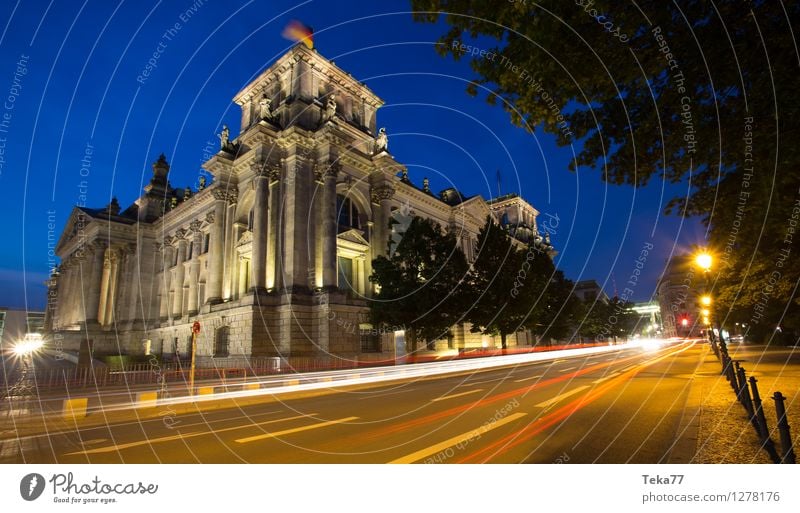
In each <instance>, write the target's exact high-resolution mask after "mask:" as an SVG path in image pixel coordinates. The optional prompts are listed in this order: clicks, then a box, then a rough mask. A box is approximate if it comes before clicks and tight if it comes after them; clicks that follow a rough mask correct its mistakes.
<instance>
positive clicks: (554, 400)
mask: <svg viewBox="0 0 800 513" xmlns="http://www.w3.org/2000/svg"><path fill="white" fill-rule="evenodd" d="M587 388H589V385H584V386H582V387H578V388H573V389H572V390H570V391H569V392H564V393H563V394H561V395H557V396H555V397H553V398H550V399H548V400H546V401H542V402H540V403H539V404H537V405H536V407H537V408H547V407H549V406H552V405H554V404H556V403H557V402H559V401H561V400H562V399H566V398H567V397H569V396H571V395H575V394H577V393H578V392H580V391H582V390H586V389H587Z"/></svg>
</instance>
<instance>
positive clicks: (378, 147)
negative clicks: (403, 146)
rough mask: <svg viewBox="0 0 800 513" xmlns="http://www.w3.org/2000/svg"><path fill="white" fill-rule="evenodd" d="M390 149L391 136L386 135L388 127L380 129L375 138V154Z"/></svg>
mask: <svg viewBox="0 0 800 513" xmlns="http://www.w3.org/2000/svg"><path fill="white" fill-rule="evenodd" d="M388 150H389V137H388V136H387V135H386V128H381V129H380V130H378V136H377V137H376V138H375V154H376V155H377V154H378V153H380V152H382V151H388Z"/></svg>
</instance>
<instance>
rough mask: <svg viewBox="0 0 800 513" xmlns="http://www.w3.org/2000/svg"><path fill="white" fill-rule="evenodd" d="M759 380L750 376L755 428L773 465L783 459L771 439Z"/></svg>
mask: <svg viewBox="0 0 800 513" xmlns="http://www.w3.org/2000/svg"><path fill="white" fill-rule="evenodd" d="M756 383H758V380H757V379H756V378H755V377H753V376H750V388H751V390H752V392H753V409H754V412H755V422H754V425H755V428H756V432H757V433H758V437H759V438H760V439H761V447H763V448H764V450H765V451H767V453H768V454H769V457H770V458H771V459H772V463H780V461H781V458H780V456H778V451H777V450H776V449H775V444H774V443H773V442H772V439H771V438H770V437H769V428H768V427H767V417H766V416H765V415H764V408H763V406H762V404H761V394H759V393H758V385H757V384H756Z"/></svg>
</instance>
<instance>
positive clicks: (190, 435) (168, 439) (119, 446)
mask: <svg viewBox="0 0 800 513" xmlns="http://www.w3.org/2000/svg"><path fill="white" fill-rule="evenodd" d="M315 415H318V414H317V413H309V414H308V415H296V416H294V417H286V418H283V419H274V420H267V421H264V422H257V423H255V424H245V425H242V426H233V427H228V428H221V429H214V430H212V431H202V432H199V433H179V434H177V435H172V436H162V437H161V438H153V439H150V440H140V441H138V442H129V443H126V444H116V445H111V446H108V447H99V448H97V449H87V450H85V451H78V452H71V453H68V454H67V456H74V455H76V454H100V453H104V452H115V451H121V450H123V449H130V448H131V447H140V446H142V445H152V444H158V443H163V442H173V441H175V440H185V439H187V438H194V437H196V436H205V435H213V434H215V433H224V432H226V431H234V430H236V429H244V428H249V427H253V426H262V425H266V424H274V423H276V422H285V421H287V420H296V419H304V418H306V417H313V416H315Z"/></svg>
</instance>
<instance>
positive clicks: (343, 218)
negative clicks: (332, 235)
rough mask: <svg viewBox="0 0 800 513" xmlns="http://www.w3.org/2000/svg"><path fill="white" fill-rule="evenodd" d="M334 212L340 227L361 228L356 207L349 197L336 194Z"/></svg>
mask: <svg viewBox="0 0 800 513" xmlns="http://www.w3.org/2000/svg"><path fill="white" fill-rule="evenodd" d="M336 212H337V217H338V223H339V227H340V228H355V229H357V230H360V229H361V220H360V219H359V215H358V207H356V205H355V203H353V202H352V201H351V200H350V198H346V197H344V196H342V195H341V194H337V195H336Z"/></svg>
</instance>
